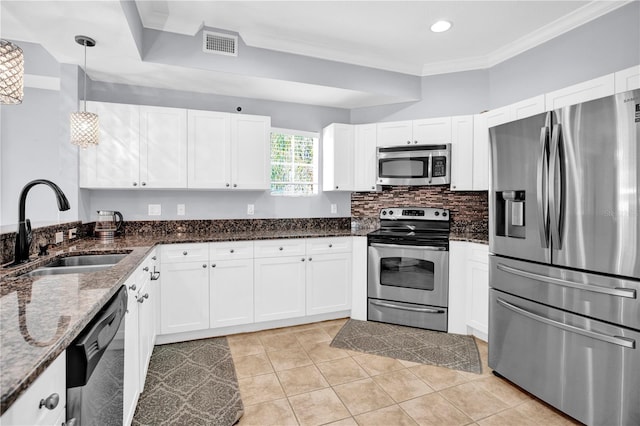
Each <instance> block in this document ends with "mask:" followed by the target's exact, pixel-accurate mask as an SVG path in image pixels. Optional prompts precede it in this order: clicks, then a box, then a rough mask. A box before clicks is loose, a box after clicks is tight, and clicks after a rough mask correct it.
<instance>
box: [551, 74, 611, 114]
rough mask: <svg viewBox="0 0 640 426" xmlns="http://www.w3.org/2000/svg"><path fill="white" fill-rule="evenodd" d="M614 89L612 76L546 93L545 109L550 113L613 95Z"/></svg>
mask: <svg viewBox="0 0 640 426" xmlns="http://www.w3.org/2000/svg"><path fill="white" fill-rule="evenodd" d="M614 88H615V76H614V75H613V74H608V75H605V76H602V77H598V78H594V79H593V80H589V81H585V82H582V83H578V84H574V85H573V86H569V87H565V88H562V89H560V90H556V91H555V92H550V93H547V94H546V95H545V106H546V108H545V109H546V110H547V111H552V110H554V109H558V108H562V107H565V106H568V105H574V104H579V103H581V102H587V101H590V100H592V99H597V98H602V97H604V96H609V95H613V93H614Z"/></svg>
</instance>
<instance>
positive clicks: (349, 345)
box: [331, 319, 482, 374]
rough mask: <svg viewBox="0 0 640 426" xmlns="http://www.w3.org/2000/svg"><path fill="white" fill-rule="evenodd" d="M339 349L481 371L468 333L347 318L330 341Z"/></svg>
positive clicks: (476, 353)
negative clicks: (465, 334) (443, 331)
mask: <svg viewBox="0 0 640 426" xmlns="http://www.w3.org/2000/svg"><path fill="white" fill-rule="evenodd" d="M331 346H333V347H334V348H340V349H349V350H352V351H358V352H365V353H368V354H373V355H380V356H386V357H390V358H396V359H403V360H405V361H413V362H418V363H421V364H431V365H438V366H441V367H447V368H452V369H455V370H462V371H468V372H471V373H477V374H481V373H482V365H481V363H480V354H479V353H478V346H476V342H475V341H474V340H473V337H471V336H464V335H461V334H448V333H442V332H439V331H431V330H422V329H420V328H412V327H403V326H400V325H393V324H383V323H380V322H373V321H358V320H353V319H350V320H349V321H348V322H347V323H346V324H345V325H344V326H343V327H342V329H340V331H339V332H338V334H337V335H336V337H335V338H334V339H333V342H331Z"/></svg>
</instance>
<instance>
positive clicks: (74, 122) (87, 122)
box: [71, 111, 100, 148]
mask: <svg viewBox="0 0 640 426" xmlns="http://www.w3.org/2000/svg"><path fill="white" fill-rule="evenodd" d="M99 129H100V126H99V123H98V115H97V114H94V113H92V112H87V111H79V112H72V113H71V143H72V144H73V145H78V146H79V147H81V148H86V147H88V146H90V145H98V142H99Z"/></svg>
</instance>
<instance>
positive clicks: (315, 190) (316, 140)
mask: <svg viewBox="0 0 640 426" xmlns="http://www.w3.org/2000/svg"><path fill="white" fill-rule="evenodd" d="M274 133H278V134H285V135H290V136H293V138H292V142H293V140H295V136H300V137H303V138H311V139H313V161H312V162H311V164H306V163H296V162H295V155H292V158H291V162H287V163H284V162H273V161H272V160H271V149H272V147H271V140H272V134H274ZM291 150H292V151H293V152H295V144H294V143H292V144H291ZM293 152H292V154H293ZM319 157H320V132H309V131H305V130H295V129H286V128H282V127H272V128H271V131H270V133H269V192H270V195H272V196H275V197H315V196H318V195H319V194H320V158H319ZM273 164H283V165H290V166H291V168H292V171H295V166H296V165H303V166H310V167H311V168H312V172H313V181H312V182H295V181H285V182H275V184H282V185H286V184H290V185H296V184H299V185H311V186H312V192H311V193H309V194H307V193H296V192H293V193H292V192H274V191H273V189H272V185H273V184H274V181H273V180H271V167H272V166H273ZM292 174H293V175H295V173H292ZM292 177H293V176H292Z"/></svg>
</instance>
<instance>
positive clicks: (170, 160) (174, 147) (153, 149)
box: [140, 106, 187, 188]
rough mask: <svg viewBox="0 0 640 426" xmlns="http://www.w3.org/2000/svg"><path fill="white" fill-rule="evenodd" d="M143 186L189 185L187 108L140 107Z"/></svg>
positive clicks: (173, 186) (141, 177)
mask: <svg viewBox="0 0 640 426" xmlns="http://www.w3.org/2000/svg"><path fill="white" fill-rule="evenodd" d="M140 185H141V186H143V187H147V188H186V187H187V111H186V110H184V109H178V108H164V107H150V106H141V107H140Z"/></svg>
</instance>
